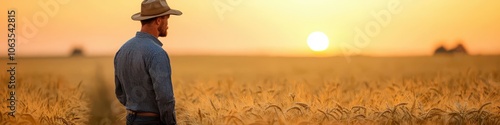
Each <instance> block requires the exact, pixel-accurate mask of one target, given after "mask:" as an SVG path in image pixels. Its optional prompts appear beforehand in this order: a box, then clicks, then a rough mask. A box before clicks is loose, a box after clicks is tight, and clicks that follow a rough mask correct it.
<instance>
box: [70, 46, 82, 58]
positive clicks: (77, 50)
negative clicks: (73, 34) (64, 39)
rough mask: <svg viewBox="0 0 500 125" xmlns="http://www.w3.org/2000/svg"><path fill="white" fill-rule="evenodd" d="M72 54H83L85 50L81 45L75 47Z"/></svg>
mask: <svg viewBox="0 0 500 125" xmlns="http://www.w3.org/2000/svg"><path fill="white" fill-rule="evenodd" d="M71 56H72V57H75V56H83V50H82V48H80V47H75V48H73V51H72V52H71Z"/></svg>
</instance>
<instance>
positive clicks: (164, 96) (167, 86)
mask: <svg viewBox="0 0 500 125" xmlns="http://www.w3.org/2000/svg"><path fill="white" fill-rule="evenodd" d="M149 74H150V75H151V80H152V82H153V88H154V91H155V94H156V102H157V103H158V109H159V110H160V116H161V120H162V121H163V122H164V123H167V124H168V125H172V124H177V122H176V118H175V110H174V109H175V98H174V91H173V88H172V79H171V69H170V60H169V59H168V56H167V53H166V52H159V53H156V54H154V56H153V58H152V59H151V62H150V67H149Z"/></svg>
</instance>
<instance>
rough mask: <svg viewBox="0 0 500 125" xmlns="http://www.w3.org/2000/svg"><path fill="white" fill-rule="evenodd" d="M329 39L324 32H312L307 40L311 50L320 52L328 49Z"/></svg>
mask: <svg viewBox="0 0 500 125" xmlns="http://www.w3.org/2000/svg"><path fill="white" fill-rule="evenodd" d="M328 44H329V41H328V37H327V36H326V35H325V33H323V32H312V33H311V34H309V37H308V38H307V45H308V46H309V48H311V50H313V51H316V52H319V51H324V50H326V49H327V48H328Z"/></svg>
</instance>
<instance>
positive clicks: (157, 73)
mask: <svg viewBox="0 0 500 125" xmlns="http://www.w3.org/2000/svg"><path fill="white" fill-rule="evenodd" d="M161 46H163V44H162V43H161V42H160V41H159V40H158V39H157V38H156V37H154V36H153V35H151V34H148V33H144V32H137V33H136V36H135V37H134V38H132V39H130V40H129V41H127V42H126V43H125V44H123V46H122V47H121V48H120V50H118V52H116V55H115V59H114V66H115V87H116V88H115V94H116V97H117V98H118V100H119V101H120V103H122V104H123V105H124V106H125V107H126V108H127V109H128V110H132V111H137V112H153V113H158V114H160V118H161V120H162V122H163V123H167V124H176V117H175V110H174V108H175V99H174V93H173V88H172V79H171V68H170V59H169V58H168V55H167V52H165V50H163V48H161Z"/></svg>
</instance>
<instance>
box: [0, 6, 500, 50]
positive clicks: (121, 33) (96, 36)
mask: <svg viewBox="0 0 500 125" xmlns="http://www.w3.org/2000/svg"><path fill="white" fill-rule="evenodd" d="M228 1H233V3H230V2H228ZM228 1H226V0H198V1H192V0H191V1H185V0H169V1H168V3H169V5H170V6H171V7H172V8H175V9H179V10H181V11H183V12H184V15H182V16H179V17H175V16H173V17H171V18H170V20H169V28H170V29H169V36H168V37H167V38H160V40H161V41H163V43H164V44H165V45H164V48H165V49H166V50H167V51H168V52H169V54H171V55H212V54H214V55H269V56H336V55H339V56H341V55H344V54H345V51H346V50H349V51H351V50H355V53H354V54H362V55H374V56H405V55H431V54H432V52H433V49H434V48H435V47H436V46H438V45H440V44H444V45H445V46H446V47H448V48H451V47H453V46H455V42H456V41H457V40H463V41H464V44H465V46H466V48H467V49H468V50H469V52H470V53H471V54H500V23H499V22H500V7H499V6H500V1H494V0H490V1H457V0H439V1H417V0H377V1H370V0H349V1H346V0H272V1H271V0H228ZM44 2H45V3H55V4H48V5H50V6H49V11H47V10H46V9H44V8H45V7H44ZM394 2H396V3H397V2H399V4H395V3H394ZM140 3H141V0H119V1H103V0H16V1H15V2H14V1H1V3H0V8H1V11H3V12H1V13H0V17H1V20H0V29H3V30H1V31H2V33H1V34H7V33H6V32H5V31H6V29H7V28H6V26H7V20H6V18H7V10H8V9H15V10H16V11H17V13H16V16H17V17H16V19H17V23H18V24H17V26H18V27H16V28H17V34H18V45H17V54H18V55H20V56H67V55H69V53H70V51H71V49H72V48H73V47H74V46H81V47H83V48H84V50H85V53H86V54H87V55H90V56H98V55H99V56H100V55H114V53H115V52H116V51H117V50H118V48H119V47H120V46H121V45H122V44H123V43H124V42H126V41H127V40H128V39H130V38H131V37H133V36H134V35H135V32H136V31H138V30H139V29H140V23H139V22H136V21H132V20H131V19H130V16H131V15H132V14H134V13H136V12H138V11H140ZM46 5H47V4H46ZM53 5H55V6H53ZM214 5H220V6H223V7H225V8H226V9H228V11H224V13H218V12H217V11H216V10H217V9H216V8H215V6H214ZM390 5H393V6H395V7H396V10H398V9H400V12H399V13H390V12H391V11H389V10H391V9H392V8H393V7H391V6H390ZM50 10H56V11H50ZM372 12H374V13H383V12H389V13H390V16H391V18H390V21H388V23H386V25H385V26H382V24H381V23H380V22H377V18H376V17H374V16H373V15H372ZM44 17H45V18H44ZM384 19H387V18H384ZM30 23H31V24H30ZM372 24H376V25H378V26H380V28H379V32H378V33H375V34H374V35H373V37H371V36H368V39H369V44H362V45H360V44H356V39H355V38H356V36H357V35H358V34H359V33H357V32H355V31H356V29H357V28H359V29H360V30H361V31H365V27H366V26H374V25H372ZM26 26H32V27H35V28H34V29H36V30H37V32H28V31H26ZM371 30H372V31H376V30H374V28H373V27H371ZM314 31H321V32H324V33H325V34H326V35H327V36H328V37H329V39H330V47H329V48H328V49H327V50H326V51H324V52H313V51H311V50H310V49H309V48H308V46H307V42H306V40H307V37H308V35H309V34H310V33H311V32H314ZM27 32H28V33H27ZM365 33H366V32H365ZM23 38H24V39H23ZM0 39H1V41H3V43H5V41H6V40H7V36H6V35H0ZM0 50H1V51H0V55H1V56H4V55H6V50H7V46H6V44H2V46H0Z"/></svg>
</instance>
